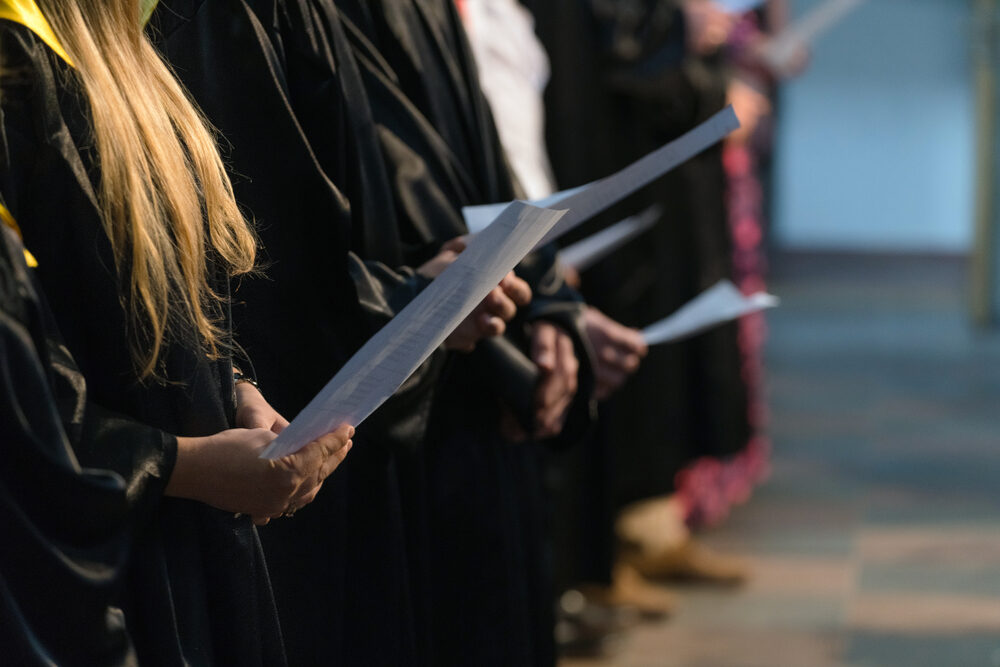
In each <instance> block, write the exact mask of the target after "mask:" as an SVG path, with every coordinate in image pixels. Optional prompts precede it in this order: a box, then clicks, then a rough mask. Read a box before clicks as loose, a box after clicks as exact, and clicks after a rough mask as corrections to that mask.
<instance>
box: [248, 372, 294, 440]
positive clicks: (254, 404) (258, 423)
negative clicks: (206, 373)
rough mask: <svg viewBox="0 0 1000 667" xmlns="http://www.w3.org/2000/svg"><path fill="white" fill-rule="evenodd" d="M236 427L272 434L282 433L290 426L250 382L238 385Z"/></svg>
mask: <svg viewBox="0 0 1000 667" xmlns="http://www.w3.org/2000/svg"><path fill="white" fill-rule="evenodd" d="M236 426H237V427H239V428H250V429H253V428H262V429H266V430H268V431H271V432H272V433H281V432H282V431H283V430H285V427H286V426H288V420H287V419H285V418H284V417H282V416H281V415H279V414H278V411H277V410H275V409H274V408H272V407H271V404H270V403H268V402H267V401H266V400H265V399H264V397H263V396H262V395H261V393H260V390H259V389H257V387H255V386H253V385H252V384H250V383H249V382H238V383H237V384H236Z"/></svg>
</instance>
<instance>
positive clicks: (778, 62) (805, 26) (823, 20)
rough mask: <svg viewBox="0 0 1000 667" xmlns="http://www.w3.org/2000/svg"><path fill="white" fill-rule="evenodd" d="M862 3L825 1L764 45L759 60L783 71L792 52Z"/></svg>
mask: <svg viewBox="0 0 1000 667" xmlns="http://www.w3.org/2000/svg"><path fill="white" fill-rule="evenodd" d="M864 1H865V0H826V2H823V3H820V4H819V5H817V6H816V7H814V8H813V10H812V11H810V12H809V13H808V14H806V15H805V16H803V17H802V18H801V19H799V20H798V21H796V22H795V23H793V24H792V25H791V26H789V27H788V28H786V29H785V30H783V31H781V32H780V33H779V34H778V35H776V36H775V37H774V38H773V39H772V40H771V41H770V42H768V43H767V44H766V45H765V46H764V50H763V52H762V57H763V58H764V59H765V60H766V61H767V62H768V63H769V64H770V65H771V66H772V67H774V68H775V69H777V70H779V71H781V70H784V69H785V68H786V66H787V64H788V63H789V61H791V60H792V59H793V58H794V57H795V54H796V52H797V51H798V50H799V49H800V48H803V47H805V46H807V45H808V44H810V43H811V42H812V41H813V40H815V39H816V38H817V37H819V36H820V35H822V34H823V33H824V32H826V31H827V30H829V29H830V28H832V27H833V26H835V25H837V24H838V23H839V22H840V21H842V20H843V19H844V18H845V17H846V16H847V15H848V14H850V13H851V12H852V11H854V10H855V9H857V8H858V7H859V6H860V5H861V3H863V2H864Z"/></svg>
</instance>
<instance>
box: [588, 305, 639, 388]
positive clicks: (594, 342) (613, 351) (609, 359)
mask: <svg viewBox="0 0 1000 667" xmlns="http://www.w3.org/2000/svg"><path fill="white" fill-rule="evenodd" d="M583 324H584V331H585V332H586V334H587V338H588V340H589V341H590V345H591V346H592V347H593V348H594V355H595V357H596V360H595V363H594V375H595V376H596V380H597V386H596V388H595V390H594V397H595V398H596V399H597V400H599V401H603V400H606V399H607V398H608V397H610V396H611V394H613V393H615V392H616V391H618V390H619V389H620V388H621V387H622V385H623V384H625V381H626V380H627V379H628V377H629V375H631V374H632V373H634V372H636V370H638V368H639V364H640V363H641V362H642V359H643V358H645V356H646V354H647V353H648V352H649V348H648V347H647V346H646V343H645V341H643V339H642V334H641V333H640V332H639V330H638V329H632V328H629V327H626V326H624V325H622V324H619V323H618V322H615V321H614V320H612V319H611V318H610V317H608V316H607V315H605V314H604V313H602V312H601V311H599V310H598V309H597V308H594V307H592V306H588V307H587V309H586V310H584V311H583Z"/></svg>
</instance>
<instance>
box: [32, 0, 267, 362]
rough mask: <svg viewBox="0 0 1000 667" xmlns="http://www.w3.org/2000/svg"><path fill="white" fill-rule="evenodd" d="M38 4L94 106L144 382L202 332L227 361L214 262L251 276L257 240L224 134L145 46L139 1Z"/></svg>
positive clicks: (104, 201) (106, 196) (107, 217)
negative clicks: (177, 346) (224, 151)
mask: <svg viewBox="0 0 1000 667" xmlns="http://www.w3.org/2000/svg"><path fill="white" fill-rule="evenodd" d="M37 2H38V5H39V8H40V9H41V10H42V12H43V13H44V14H45V16H46V18H47V19H48V21H49V23H50V24H51V26H52V31H53V33H54V34H55V36H56V38H57V39H58V40H59V42H60V43H61V44H62V46H63V48H64V49H65V51H66V53H67V54H68V55H69V57H70V59H71V61H72V62H73V65H74V68H75V72H76V75H77V77H78V79H79V81H80V83H81V85H82V89H83V91H84V93H85V95H86V97H87V100H88V102H89V104H90V112H91V118H92V124H93V140H94V144H95V147H96V149H97V155H98V160H99V163H100V164H99V166H100V187H99V193H98V199H99V203H100V208H101V215H102V220H103V224H104V228H105V231H106V232H107V235H108V238H109V239H110V240H111V246H112V248H113V250H114V254H115V258H116V262H117V265H118V271H119V275H121V276H122V277H123V280H124V279H125V277H126V276H127V278H128V282H129V285H128V289H127V290H126V293H125V294H123V302H124V303H125V304H126V307H127V309H128V311H129V320H130V324H131V326H132V328H133V329H134V331H133V332H132V335H131V336H130V341H131V342H130V344H131V346H132V356H133V359H134V360H135V362H136V367H137V371H138V372H139V376H140V377H141V378H149V377H155V376H157V375H158V370H159V359H160V354H161V351H162V349H163V346H164V344H165V343H166V342H169V341H171V340H176V339H179V338H184V337H188V338H189V337H190V335H191V332H192V331H193V332H195V334H196V335H197V337H198V339H199V340H200V342H201V344H203V345H204V348H205V349H204V352H205V353H206V354H208V355H209V356H217V355H218V354H219V352H220V347H221V346H223V345H225V344H226V342H227V337H226V335H225V332H223V331H222V330H221V329H220V327H219V322H218V320H219V318H218V317H217V316H216V315H214V313H217V312H218V304H219V301H220V296H219V295H218V294H216V293H215V292H214V291H213V290H212V288H211V287H210V286H209V281H208V275H207V274H208V265H207V259H206V258H208V257H212V258H213V260H214V261H215V262H216V263H217V264H216V265H217V266H219V267H220V269H221V270H224V271H226V272H227V273H228V274H229V275H237V274H241V273H246V272H248V271H251V270H252V269H253V266H254V257H255V252H256V240H255V237H254V235H253V233H252V232H251V231H250V228H249V226H248V225H247V223H246V220H245V219H244V218H243V215H242V214H241V213H240V210H239V208H238V207H237V205H236V201H235V199H234V197H233V190H232V185H231V183H230V181H229V177H228V176H227V175H226V171H225V167H224V165H223V163H222V159H221V157H220V156H219V152H218V147H217V144H216V140H215V137H214V136H213V132H212V131H211V130H210V129H209V126H208V124H207V122H206V121H205V119H204V118H203V117H202V115H201V114H200V113H199V112H198V111H197V109H196V108H195V106H194V104H193V103H192V101H191V100H190V99H189V98H188V96H187V94H186V93H185V91H184V89H183V88H182V87H181V85H180V84H179V83H178V81H177V80H176V79H175V78H174V76H173V74H172V73H171V72H170V70H169V68H168V67H167V65H166V64H165V63H164V62H163V61H162V60H161V58H160V57H159V55H158V54H157V53H156V51H155V49H154V48H153V46H152V44H151V43H150V41H149V39H148V38H147V37H146V36H145V34H144V32H143V29H142V26H141V22H140V17H139V4H140V3H139V2H138V0H37ZM123 289H124V288H123Z"/></svg>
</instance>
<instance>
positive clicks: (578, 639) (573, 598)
mask: <svg viewBox="0 0 1000 667" xmlns="http://www.w3.org/2000/svg"><path fill="white" fill-rule="evenodd" d="M637 615H638V614H637V612H635V611H634V610H631V609H625V608H619V607H610V606H605V605H601V604H596V603H594V602H591V601H590V600H588V598H587V596H586V595H584V594H583V592H582V591H580V590H579V589H570V590H568V591H566V592H565V593H563V594H562V595H561V596H560V598H559V603H558V605H557V608H556V627H555V637H556V646H557V647H558V649H559V653H560V655H564V656H573V657H577V658H598V657H604V656H606V655H607V654H608V653H609V652H610V651H611V650H612V649H613V648H614V647H615V646H617V645H618V644H620V643H621V640H622V638H623V637H624V633H625V630H627V629H628V628H629V627H631V626H632V625H635V624H636V623H637V620H635V618H637Z"/></svg>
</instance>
